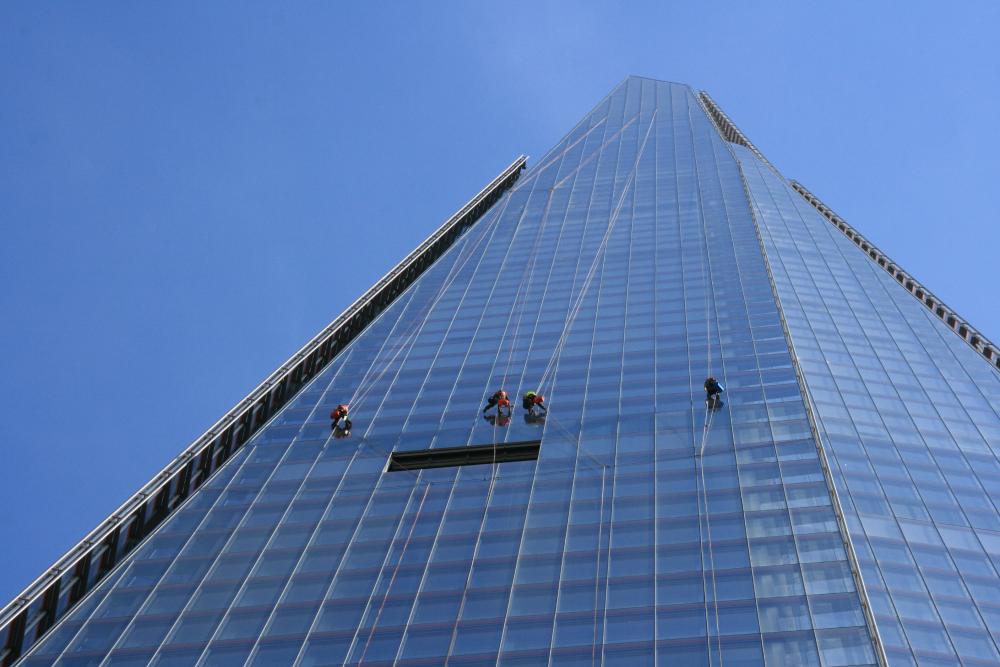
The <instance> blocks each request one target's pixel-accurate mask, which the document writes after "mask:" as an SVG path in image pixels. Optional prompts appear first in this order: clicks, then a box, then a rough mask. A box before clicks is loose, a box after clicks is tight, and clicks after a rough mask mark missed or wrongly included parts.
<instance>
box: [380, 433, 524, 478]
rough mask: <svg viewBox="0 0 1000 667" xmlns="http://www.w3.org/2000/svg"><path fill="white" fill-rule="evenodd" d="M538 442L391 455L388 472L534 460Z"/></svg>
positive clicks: (493, 444)
mask: <svg viewBox="0 0 1000 667" xmlns="http://www.w3.org/2000/svg"><path fill="white" fill-rule="evenodd" d="M541 446H542V441H541V440H524V441H521V442H508V443H503V444H501V443H491V444H488V445H471V446H469V447H442V448H437V449H419V450H415V451H409V452H393V453H392V456H391V457H390V458H389V467H388V468H387V470H388V471H389V472H395V471H398V470H422V469H424V468H449V467H452V466H475V465H486V464H493V463H509V462H512V461H534V460H535V459H537V458H538V451H539V449H541Z"/></svg>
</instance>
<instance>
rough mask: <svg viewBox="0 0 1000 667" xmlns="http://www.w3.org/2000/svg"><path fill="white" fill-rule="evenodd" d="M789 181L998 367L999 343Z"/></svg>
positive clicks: (911, 292) (924, 303) (827, 207)
mask: <svg viewBox="0 0 1000 667" xmlns="http://www.w3.org/2000/svg"><path fill="white" fill-rule="evenodd" d="M788 184H789V185H790V186H791V187H792V189H793V190H795V191H796V192H798V193H799V194H800V195H801V196H802V198H803V199H805V200H806V201H807V202H808V203H809V204H810V205H811V206H812V207H813V208H815V209H816V210H817V211H819V213H820V214H821V215H822V216H823V217H824V218H826V220H827V221H828V222H829V223H830V224H831V225H833V226H834V227H836V228H837V229H839V230H840V231H841V232H842V233H843V234H844V236H846V237H847V238H849V239H850V240H851V241H853V242H854V245H856V246H858V248H860V249H861V250H863V251H864V253H865V254H866V255H868V257H869V258H871V260H872V261H873V262H875V263H876V264H878V265H879V266H880V267H882V269H884V270H885V272H886V273H888V274H889V275H890V276H892V277H893V278H895V279H896V282H898V283H899V284H900V285H902V286H903V287H904V288H906V291H907V292H909V293H910V294H912V295H913V297H914V298H915V299H916V300H917V301H919V302H920V303H922V304H923V305H924V307H925V308H927V310H929V311H931V312H932V313H934V315H936V316H937V317H938V318H939V319H940V320H941V321H942V322H944V323H945V325H946V326H947V327H948V328H949V329H951V330H952V331H954V332H955V334H956V335H957V336H958V337H959V338H961V339H962V340H964V341H965V342H966V343H968V344H969V346H970V347H971V348H972V349H973V350H975V351H976V352H978V353H979V354H980V355H981V356H982V357H983V358H984V359H986V361H988V362H990V364H991V365H992V366H993V367H994V368H996V369H1000V346H998V345H997V344H996V343H994V342H993V341H991V340H990V339H989V338H987V337H986V336H985V335H983V334H982V333H981V332H980V331H979V330H978V329H976V328H975V327H973V326H972V325H971V324H969V321H968V320H966V319H965V318H964V317H961V316H960V315H959V314H958V313H956V312H955V311H954V309H952V308H950V307H949V306H948V305H946V304H945V303H944V302H943V301H942V300H941V299H939V298H938V297H937V296H935V295H934V293H933V292H931V291H930V290H929V289H927V288H926V287H925V286H924V285H923V284H922V283H920V282H919V281H918V280H917V279H916V278H914V277H913V275H912V274H910V273H908V272H907V271H904V270H903V269H902V268H900V266H899V264H898V263H896V262H894V261H892V259H890V258H889V256H888V255H887V254H885V253H884V252H882V250H880V249H879V248H878V247H877V246H876V245H875V244H874V243H872V242H871V241H869V240H868V239H867V238H865V236H864V235H862V234H861V232H859V231H858V230H857V229H855V228H854V227H852V226H851V225H849V224H847V221H846V220H844V219H843V218H841V217H840V216H839V215H837V214H836V213H835V212H834V211H833V209H831V208H830V207H829V206H827V205H826V204H824V203H823V202H822V200H820V198H819V197H817V196H816V195H814V194H813V193H812V192H810V191H809V190H808V189H807V188H806V186H804V185H802V184H801V183H799V182H798V181H796V180H794V179H792V180H789V181H788Z"/></svg>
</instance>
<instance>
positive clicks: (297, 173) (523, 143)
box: [0, 0, 1000, 604]
mask: <svg viewBox="0 0 1000 667" xmlns="http://www.w3.org/2000/svg"><path fill="white" fill-rule="evenodd" d="M904 6H905V10H903V7H904ZM959 8H961V9H959ZM997 25H1000V5H997V4H995V3H986V2H983V3H962V4H961V5H958V4H956V5H954V6H953V7H948V8H947V11H944V6H943V5H941V4H940V3H930V2H910V3H906V4H905V5H903V4H902V3H862V2H847V3H826V4H825V5H821V4H820V3H790V2H783V3H765V2H761V3H735V2H734V3H729V6H723V5H722V3H706V2H704V1H701V2H689V3H688V2H685V3H677V2H663V1H662V0H660V1H654V2H631V3H618V2H614V3H612V2H608V3H589V2H505V3H501V4H497V3H486V2H453V3H446V2H434V3H420V4H418V3H411V2H366V3H351V4H347V3H333V2H299V3H294V4H292V3H264V2H244V1H240V2H212V3H201V2H176V3H159V4H152V3H127V2H104V3H72V2H51V3H35V2H28V1H23V2H9V3H3V4H2V5H0V99H2V100H3V101H2V103H0V229H2V231H3V242H2V243H0V313H2V318H0V322H2V326H0V347H2V349H3V354H2V357H0V364H2V366H0V406H2V408H0V410H2V415H0V417H2V418H0V447H2V448H3V453H4V465H3V466H2V468H0V530H2V531H3V535H4V539H3V543H4V547H3V549H0V604H3V603H4V602H6V601H7V600H8V599H10V598H11V597H12V596H13V595H15V594H16V593H17V592H18V591H19V590H20V589H21V588H22V587H23V586H24V585H26V584H28V583H29V582H30V581H31V580H32V579H34V578H35V577H36V576H37V575H39V574H40V573H41V572H42V571H43V570H44V569H45V568H46V567H48V566H49V565H50V564H51V563H52V561H54V560H55V559H56V558H57V557H58V556H60V555H61V554H62V553H63V552H64V551H65V550H66V549H67V548H69V547H70V546H72V545H73V544H74V543H75V542H76V541H77V540H78V539H80V538H81V537H82V536H83V535H84V534H85V533H86V532H87V531H89V530H90V529H91V528H93V527H94V526H95V525H96V524H97V523H98V522H99V521H101V520H102V519H103V518H104V517H105V516H106V515H107V514H108V513H109V512H110V511H112V510H113V509H114V508H115V507H117V506H118V504H119V503H120V502H121V501H123V500H124V499H125V498H126V497H128V496H129V495H130V494H131V493H132V492H133V491H135V490H136V489H137V488H138V487H139V486H140V485H141V484H143V483H144V482H145V481H146V480H147V479H148V478H149V477H151V476H152V475H153V474H154V473H155V472H156V471H158V470H159V469H160V468H161V467H162V466H163V465H164V464H165V463H166V462H167V461H168V460H169V459H170V458H172V457H173V456H174V455H176V454H177V453H178V452H179V451H180V450H181V449H182V448H184V447H185V446H186V445H187V444H188V443H189V442H190V441H191V440H192V439H193V438H195V437H196V436H198V435H199V434H200V433H201V432H202V431H203V430H204V429H205V428H206V427H207V426H208V425H210V424H211V423H212V422H213V421H214V420H215V419H216V418H217V417H219V416H220V415H221V414H222V413H224V412H225V411H226V410H227V409H228V408H229V407H230V406H231V405H232V404H233V403H235V402H236V401H237V400H239V399H240V398H242V397H243V395H245V393H246V392H247V391H248V390H250V389H251V388H252V387H253V386H255V385H256V384H257V383H258V382H259V381H260V380H261V379H262V378H263V377H264V376H266V375H267V374H268V373H269V372H270V371H271V370H272V369H273V368H274V367H275V366H277V365H278V364H280V363H281V362H282V361H283V360H284V359H285V358H286V357H287V356H288V355H290V354H291V353H292V352H294V351H295V350H296V349H297V348H298V347H299V346H300V345H301V344H302V343H303V342H305V341H306V340H308V339H309V338H310V337H311V336H312V335H313V334H314V333H315V332H316V331H318V330H319V329H320V328H321V327H322V326H324V325H325V324H326V323H328V322H329V321H330V320H331V319H333V318H334V317H335V316H336V315H337V314H338V313H339V312H340V311H341V310H342V309H343V308H344V307H345V306H346V305H347V304H348V303H350V302H351V301H353V300H354V299H355V298H356V297H357V296H358V295H359V294H361V293H362V292H363V291H364V290H365V289H366V288H367V287H369V286H370V285H371V284H372V283H373V282H374V281H375V280H377V279H378V278H379V277H380V276H381V275H382V274H383V273H384V271H385V270H386V269H388V268H389V267H390V266H392V265H393V264H395V263H396V262H397V261H398V260H399V259H400V258H402V257H403V256H404V255H405V254H406V253H407V252H409V251H410V250H411V249H412V248H413V247H414V246H415V245H417V244H418V243H419V242H420V241H421V240H422V239H423V238H424V237H425V236H426V235H427V234H428V233H429V232H430V231H431V230H433V229H434V228H436V227H437V225H439V224H440V222H441V221H442V220H443V219H445V218H446V217H447V216H448V215H449V214H450V213H452V212H453V211H454V210H455V209H457V208H458V207H459V206H460V205H461V204H463V203H464V202H465V201H466V200H467V199H468V198H469V197H470V196H472V195H473V194H474V193H475V192H476V191H477V190H478V189H479V188H480V187H481V186H482V185H483V184H485V183H486V182H487V181H489V180H490V179H491V178H492V177H493V176H494V175H496V173H497V172H499V171H500V169H502V168H503V167H504V166H506V165H507V164H508V163H509V162H510V161H511V160H512V159H513V158H514V157H515V156H516V155H517V154H519V153H521V152H524V153H528V154H529V155H535V156H538V155H540V154H541V153H542V152H543V151H544V150H545V149H547V148H548V147H549V146H550V145H551V144H553V143H554V142H555V141H556V140H557V139H558V138H559V137H560V136H561V135H562V134H563V133H565V132H566V131H567V130H568V129H569V128H570V127H571V126H572V125H573V124H574V123H575V122H576V121H577V120H578V119H579V118H580V117H581V116H582V115H583V114H584V113H586V112H587V111H588V110H589V109H590V108H591V107H592V106H593V105H594V104H595V103H596V102H597V101H598V100H599V99H600V98H601V97H602V96H603V95H604V94H605V93H607V92H608V91H609V90H610V89H611V88H612V86H614V85H615V84H616V83H617V82H618V81H620V80H621V79H622V78H623V77H624V76H625V75H627V74H640V75H645V76H650V77H655V78H661V79H668V80H672V81H682V82H685V83H690V84H692V85H694V86H696V87H698V88H703V89H706V90H708V91H709V92H710V93H711V94H712V96H713V97H714V98H715V99H716V101H717V102H718V103H719V104H720V105H721V106H722V108H723V109H725V110H726V112H727V113H728V114H729V115H730V116H731V117H732V118H733V120H734V121H735V122H736V123H737V124H738V125H739V126H740V127H741V129H743V130H744V132H746V134H747V135H748V136H749V137H750V138H751V140H752V141H753V142H754V143H755V144H756V145H757V146H758V147H759V148H760V149H761V150H762V151H763V152H764V154H765V155H767V157H768V158H769V159H770V160H771V161H772V162H773V163H774V164H775V165H776V166H777V167H778V168H779V169H780V170H782V172H783V173H784V174H785V175H786V176H788V177H791V178H796V179H798V180H800V181H802V182H803V183H804V184H805V185H806V186H807V187H809V188H810V189H811V190H812V191H813V192H814V193H816V194H817V195H818V196H820V197H821V198H822V199H823V200H824V201H825V202H826V203H827V204H829V205H830V206H832V207H833V208H834V209H835V210H836V211H837V212H838V213H840V214H841V215H842V216H843V217H844V218H846V219H847V220H848V221H849V222H850V223H851V224H853V225H854V226H855V227H857V228H858V229H860V230H861V231H862V232H863V233H864V234H866V235H867V236H868V237H869V238H870V239H872V240H873V241H874V242H875V243H876V244H878V245H879V246H881V247H882V249H883V250H885V251H886V252H887V253H888V254H889V255H890V256H892V257H893V258H894V259H895V260H897V261H898V262H900V264H901V265H902V266H903V267H904V268H905V269H907V270H908V271H910V272H911V273H913V274H914V275H915V276H917V277H918V278H919V279H920V280H921V281H923V282H924V283H925V284H926V285H927V286H928V287H930V289H932V290H933V291H935V292H936V293H937V294H938V295H939V296H940V297H941V298H943V299H944V300H945V301H946V302H947V303H949V304H950V305H951V306H953V307H954V308H955V309H956V310H957V311H958V312H959V313H960V314H962V315H963V316H965V317H966V318H968V319H969V320H970V321H971V322H972V323H973V325H975V326H977V327H978V328H980V329H981V330H982V331H983V332H984V333H986V335H988V336H990V337H992V338H993V339H994V340H1000V313H998V312H997V309H996V308H995V295H994V287H995V285H996V283H997V278H998V273H1000V271H998V268H997V261H996V259H995V258H996V248H997V245H998V241H1000V231H998V229H997V224H996V222H997V217H998V215H997V207H996V202H995V198H996V192H997V187H996V185H995V181H996V179H997V176H998V174H1000V158H998V155H1000V150H998V149H1000V129H998V125H997V123H996V119H997V118H998V117H1000V85H998V84H1000V51H998V50H997V49H996V48H995V41H996V31H995V26H997Z"/></svg>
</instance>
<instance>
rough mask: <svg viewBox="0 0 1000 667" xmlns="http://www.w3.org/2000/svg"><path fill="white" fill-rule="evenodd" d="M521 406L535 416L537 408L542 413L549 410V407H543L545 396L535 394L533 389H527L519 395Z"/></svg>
mask: <svg viewBox="0 0 1000 667" xmlns="http://www.w3.org/2000/svg"><path fill="white" fill-rule="evenodd" d="M521 407H522V408H524V409H525V410H527V411H528V413H529V414H531V416H532V417H537V416H538V414H539V413H538V411H539V410H540V411H541V413H542V414H545V413H546V412H548V411H549V409H548V408H546V407H545V397H544V396H542V395H541V394H536V393H535V392H533V391H529V392H527V393H526V394H525V395H524V396H522V397H521Z"/></svg>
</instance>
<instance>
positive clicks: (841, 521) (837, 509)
mask: <svg viewBox="0 0 1000 667" xmlns="http://www.w3.org/2000/svg"><path fill="white" fill-rule="evenodd" d="M698 99H699V101H700V102H701V104H702V108H703V110H704V112H705V113H706V115H708V116H709V118H711V119H712V122H713V124H714V125H715V129H716V130H717V131H718V132H719V136H721V137H722V138H723V139H724V140H725V141H726V142H727V144H726V149H727V150H728V151H729V152H730V154H731V155H732V157H733V160H735V161H736V164H737V167H738V168H739V171H740V181H741V184H742V185H743V196H744V197H745V198H746V202H747V209H748V210H749V212H750V217H751V218H752V220H753V228H754V232H755V233H756V236H757V242H758V243H759V244H760V254H761V257H762V258H763V260H764V269H765V271H766V272H767V280H768V284H769V286H770V288H771V295H772V296H773V297H774V303H775V307H776V308H777V309H778V319H779V321H780V322H781V331H782V334H783V335H784V338H785V344H786V345H787V346H788V351H789V352H790V356H791V359H792V367H793V369H794V371H795V379H796V381H797V383H798V385H799V391H800V392H801V393H802V398H803V401H802V402H803V406H804V407H805V411H806V418H807V420H808V422H809V431H810V432H811V433H812V438H813V444H814V445H815V446H816V453H817V456H818V458H819V462H820V467H821V468H822V469H823V478H824V481H825V482H826V487H827V491H828V492H829V494H830V505H831V507H833V511H834V515H835V516H836V518H837V527H838V529H839V532H840V538H841V541H842V542H843V544H844V550H845V552H846V553H847V562H848V564H849V565H850V568H851V576H852V578H853V580H854V585H855V587H856V588H857V592H858V599H859V602H860V604H861V609H862V612H863V614H864V618H865V625H866V626H867V627H868V634H869V636H870V637H871V641H872V650H873V651H874V653H875V657H876V660H878V663H879V665H880V666H881V667H888V665H889V658H888V656H887V655H886V652H885V644H884V642H883V641H882V636H881V634H880V633H879V630H878V624H877V623H876V621H875V614H874V611H873V610H872V604H871V599H870V598H869V596H868V589H867V587H866V586H865V581H864V578H863V577H862V575H861V563H860V560H859V559H858V554H857V552H856V551H855V549H854V543H853V541H852V540H851V534H850V531H849V530H848V526H847V520H846V518H845V516H844V510H843V506H842V505H841V502H840V494H839V493H838V492H837V485H836V483H835V481H834V479H833V472H832V470H831V469H830V462H829V459H828V458H827V455H826V449H825V447H824V445H823V440H822V438H821V436H820V431H819V424H818V420H817V419H816V414H815V410H814V408H813V402H812V395H811V394H810V393H809V386H808V384H807V383H806V379H805V375H804V373H803V372H802V366H801V364H800V363H799V357H798V354H796V352H795V344H794V342H793V340H792V335H791V332H790V331H789V329H788V323H787V322H786V320H785V311H784V308H783V307H782V305H781V298H780V296H779V295H778V286H777V284H776V283H775V281H774V274H773V272H772V270H771V262H770V259H769V258H768V256H767V249H766V248H765V246H764V238H763V236H762V235H761V230H760V223H759V222H758V220H757V215H756V214H755V213H754V207H753V198H752V195H751V194H750V188H749V186H748V184H747V181H746V176H745V175H744V173H743V165H742V164H741V163H740V160H739V158H738V157H737V155H736V154H735V152H734V151H733V150H732V148H730V147H729V144H730V143H732V144H737V145H739V146H743V147H745V148H747V149H748V150H749V151H750V152H751V153H753V154H754V156H755V157H757V158H758V159H760V161H761V162H762V163H763V164H764V165H766V166H767V167H768V168H769V169H771V170H772V171H773V172H774V173H775V174H777V175H778V176H779V177H780V178H781V179H782V180H785V178H784V176H782V175H781V172H779V171H778V170H777V169H776V168H775V167H774V165H772V164H771V163H770V162H769V161H768V160H767V158H765V157H764V156H763V155H762V154H761V153H760V151H759V150H757V148H756V147H755V146H754V145H753V144H752V143H750V141H749V140H748V139H747V138H746V136H745V135H744V134H743V133H742V132H741V131H740V130H739V129H738V128H737V127H736V125H735V124H734V123H733V122H732V121H731V120H730V119H729V117H728V116H727V115H726V114H725V113H724V112H723V111H722V110H721V109H720V108H719V107H718V105H717V104H716V103H715V102H714V101H713V100H712V98H711V97H709V95H708V93H706V92H705V91H699V93H698Z"/></svg>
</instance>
